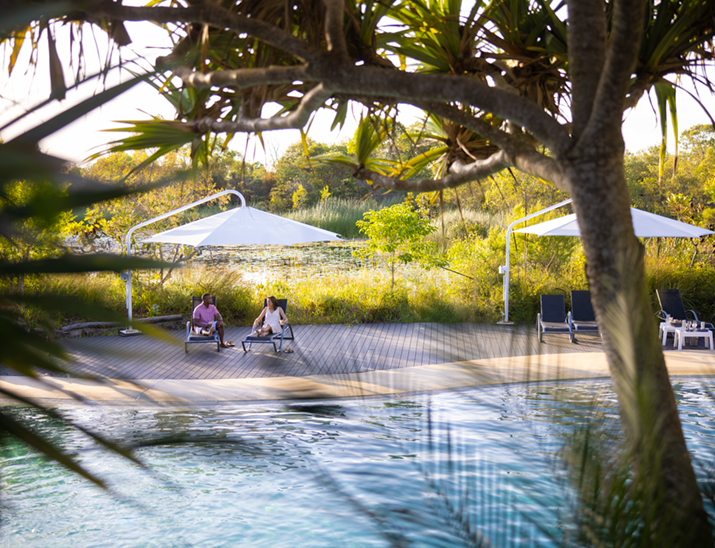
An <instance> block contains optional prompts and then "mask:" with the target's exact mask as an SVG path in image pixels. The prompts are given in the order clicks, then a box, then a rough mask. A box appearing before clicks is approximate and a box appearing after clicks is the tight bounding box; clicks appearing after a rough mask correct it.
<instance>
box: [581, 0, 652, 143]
mask: <svg viewBox="0 0 715 548" xmlns="http://www.w3.org/2000/svg"><path fill="white" fill-rule="evenodd" d="M644 16H645V2H644V1H643V0H619V1H617V2H615V6H614V13H613V18H612V22H611V28H612V30H611V36H610V42H609V44H608V49H607V52H606V62H605V65H604V68H603V71H602V73H601V78H600V81H599V84H598V89H597V91H596V95H595V101H594V106H593V109H592V111H591V116H590V119H589V122H588V129H587V131H588V132H589V133H592V135H591V137H592V138H594V139H595V138H598V137H596V135H598V136H600V137H601V138H607V139H610V138H612V137H613V136H614V135H615V132H618V135H621V133H620V132H621V124H622V117H623V108H624V104H625V100H626V93H627V91H628V86H629V82H630V78H631V74H632V73H633V69H634V68H635V65H636V60H637V54H638V48H639V47H640V43H641V35H642V34H643V17H644Z"/></svg>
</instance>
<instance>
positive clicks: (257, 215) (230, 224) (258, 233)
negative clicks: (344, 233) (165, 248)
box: [142, 207, 342, 247]
mask: <svg viewBox="0 0 715 548" xmlns="http://www.w3.org/2000/svg"><path fill="white" fill-rule="evenodd" d="M340 239H342V238H340V236H339V235H337V234H335V233H334V232H329V231H327V230H323V229H322V228H317V227H315V226H311V225H307V224H304V223H299V222H298V221H293V220H291V219H286V218H285V217H281V216H280V215H273V214H272V213H267V212H265V211H261V210H260V209H254V208H252V207H237V208H234V209H229V210H228V211H223V212H221V213H217V214H216V215H211V216H210V217H205V218H204V219H199V220H198V221H194V222H191V223H188V224H185V225H182V226H178V227H176V228H172V229H171V230H166V231H165V232H160V233H159V234H155V235H154V236H152V237H151V238H147V239H146V240H143V241H142V242H143V243H166V244H182V245H190V246H194V247H201V246H213V245H251V244H258V245H261V244H263V245H292V244H300V243H307V242H326V241H329V240H340Z"/></svg>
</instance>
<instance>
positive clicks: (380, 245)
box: [354, 200, 440, 291]
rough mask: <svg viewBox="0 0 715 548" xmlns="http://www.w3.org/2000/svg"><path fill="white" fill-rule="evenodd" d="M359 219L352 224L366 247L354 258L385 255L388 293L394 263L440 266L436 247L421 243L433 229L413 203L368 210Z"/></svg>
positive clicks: (422, 210)
mask: <svg viewBox="0 0 715 548" xmlns="http://www.w3.org/2000/svg"><path fill="white" fill-rule="evenodd" d="M363 217H364V220H363V221H358V222H357V223H356V224H357V226H358V228H359V229H360V232H361V233H362V234H365V235H366V236H367V237H368V241H367V246H365V247H362V248H360V249H359V250H358V251H355V252H354V254H355V256H357V257H362V258H367V257H372V256H374V255H375V254H377V253H386V254H387V255H388V258H387V264H388V265H390V272H391V274H392V282H391V284H390V290H391V291H392V290H393V289H394V288H395V266H396V265H397V263H402V264H409V263H411V262H413V261H419V262H420V263H421V264H423V265H425V266H428V267H429V266H431V265H433V264H435V263H440V261H439V259H438V258H437V246H436V244H435V243H434V242H429V241H427V240H426V239H425V237H426V236H428V235H430V234H432V233H433V232H434V231H435V230H436V228H435V226H434V225H433V224H432V223H431V221H430V220H429V217H428V216H427V212H426V211H425V210H424V208H420V207H415V204H414V201H413V200H405V201H404V202H402V203H399V204H395V205H393V206H390V207H385V208H383V209H379V210H377V211H375V210H370V211H368V212H366V213H365V214H364V215H363Z"/></svg>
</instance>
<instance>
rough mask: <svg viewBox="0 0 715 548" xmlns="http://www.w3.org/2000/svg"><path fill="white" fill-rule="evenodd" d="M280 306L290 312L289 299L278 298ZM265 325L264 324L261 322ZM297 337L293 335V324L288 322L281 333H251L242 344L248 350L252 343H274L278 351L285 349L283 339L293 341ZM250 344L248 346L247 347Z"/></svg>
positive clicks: (275, 349)
mask: <svg viewBox="0 0 715 548" xmlns="http://www.w3.org/2000/svg"><path fill="white" fill-rule="evenodd" d="M277 300H278V306H279V307H280V308H282V309H283V312H285V313H286V314H287V313H288V299H277ZM266 306H267V302H266V300H265V299H264V300H263V307H264V308H265V307H266ZM261 325H263V324H261ZM294 339H295V336H294V335H293V326H292V325H290V324H289V323H288V322H285V323H284V324H283V329H282V330H281V332H280V333H271V334H270V335H266V336H265V337H253V336H251V335H249V336H248V337H246V338H245V339H243V340H242V341H241V346H243V351H244V352H248V351H249V350H250V349H251V345H252V344H272V345H273V350H274V351H276V352H281V351H282V350H283V341H284V340H288V341H292V340H294ZM246 345H248V347H246ZM286 352H287V350H286Z"/></svg>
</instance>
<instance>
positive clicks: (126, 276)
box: [122, 189, 246, 334]
mask: <svg viewBox="0 0 715 548" xmlns="http://www.w3.org/2000/svg"><path fill="white" fill-rule="evenodd" d="M226 194H234V195H236V196H238V197H239V199H240V200H241V207H246V199H245V198H244V197H243V194H241V193H240V192H238V191H237V190H233V189H228V190H224V191H222V192H217V193H216V194H212V195H211V196H208V197H206V198H203V199H201V200H198V201H196V202H192V203H190V204H188V205H185V206H183V207H180V208H177V209H172V210H171V211H169V212H168V213H164V214H163V215H159V216H158V217H154V218H153V219H149V220H148V221H144V222H142V223H139V224H137V225H134V226H133V227H131V228H130V229H129V231H128V232H127V236H126V246H127V257H130V256H131V254H132V234H134V232H135V231H136V230H138V229H140V228H142V227H145V226H147V225H150V224H152V223H156V222H157V221H161V220H163V219H166V218H168V217H171V216H172V215H176V214H177V213H181V212H182V211H186V210H187V209H191V208H192V207H196V206H197V205H201V204H204V203H206V202H210V201H211V200H215V199H216V198H220V197H221V196H225V195H226ZM122 279H123V281H124V284H125V290H126V301H127V311H128V316H129V324H130V325H131V323H132V272H131V270H127V271H126V272H125V273H123V274H122ZM134 331H135V330H133V329H131V327H129V328H128V329H126V330H125V332H124V334H132V333H133V332H134Z"/></svg>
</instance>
